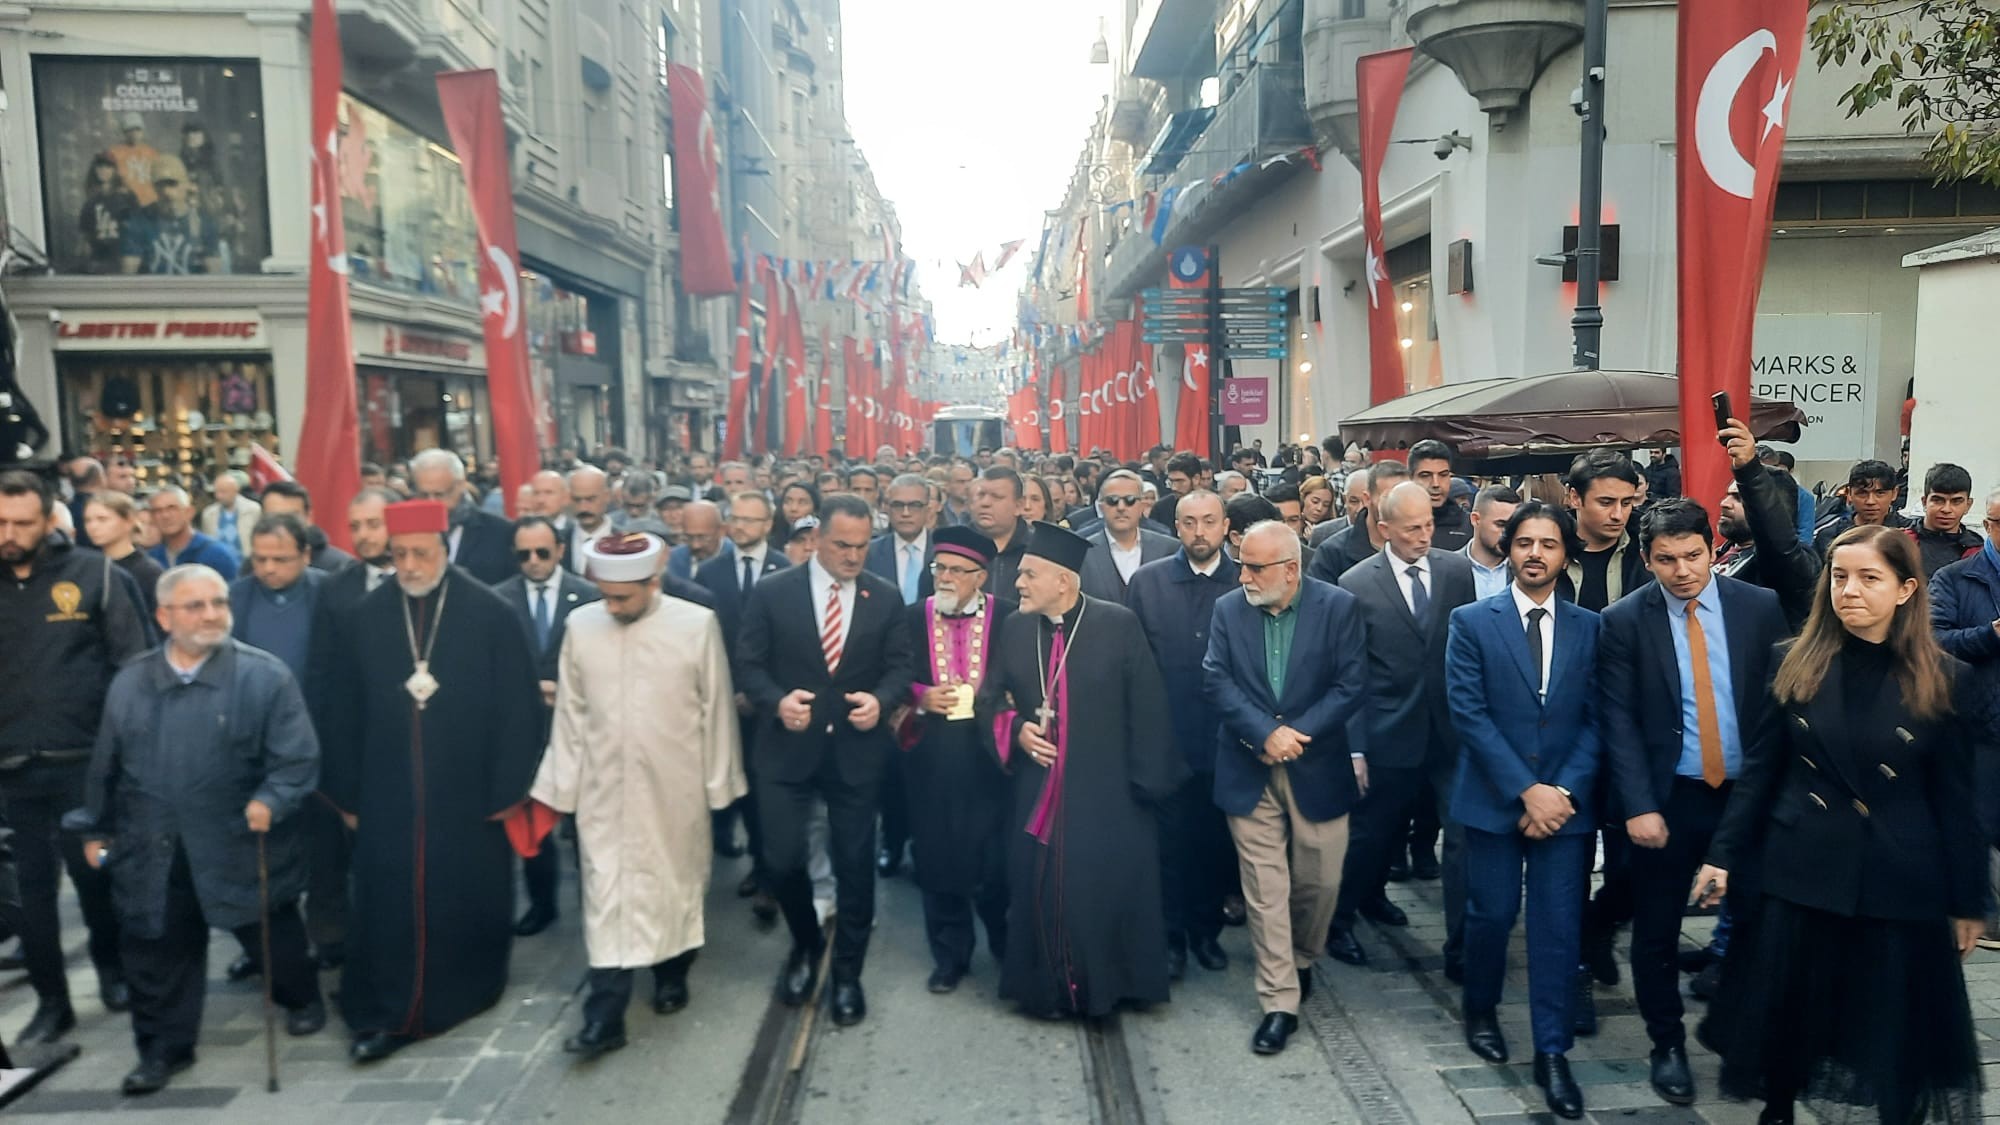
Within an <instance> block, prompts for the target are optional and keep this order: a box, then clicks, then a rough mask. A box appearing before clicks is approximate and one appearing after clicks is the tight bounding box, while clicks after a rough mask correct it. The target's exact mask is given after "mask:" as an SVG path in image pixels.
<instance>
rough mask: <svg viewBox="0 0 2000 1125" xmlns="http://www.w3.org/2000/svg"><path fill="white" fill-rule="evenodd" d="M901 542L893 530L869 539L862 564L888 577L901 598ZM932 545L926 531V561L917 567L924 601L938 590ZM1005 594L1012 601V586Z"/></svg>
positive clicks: (918, 589)
mask: <svg viewBox="0 0 2000 1125" xmlns="http://www.w3.org/2000/svg"><path fill="white" fill-rule="evenodd" d="M899 542H900V540H898V539H897V538H896V533H895V532H893V531H885V532H883V533H882V534H880V535H877V536H876V537H875V538H873V539H871V540H869V541H868V561H867V562H866V563H864V564H862V565H863V566H864V567H866V568H867V571H868V573H870V574H874V575H879V576H881V577H882V578H885V579H887V580H888V582H889V585H891V586H894V587H895V588H896V596H897V597H899V598H900V597H902V596H903V593H902V592H903V576H902V575H901V574H900V573H898V572H897V570H896V547H897V544H898V543H899ZM932 546H933V543H932V542H931V537H930V533H928V532H926V533H925V534H924V561H923V565H922V566H921V567H919V568H918V569H917V601H918V602H922V601H923V600H924V599H925V598H928V597H930V596H931V595H932V594H934V593H936V592H937V583H935V582H933V581H932V580H931V565H930V564H931V560H930V555H931V547H932ZM1005 596H1006V597H1007V598H1008V599H1009V600H1010V601H1011V600H1012V599H1013V596H1014V591H1013V588H1012V587H1009V588H1008V589H1007V590H1006V591H1005Z"/></svg>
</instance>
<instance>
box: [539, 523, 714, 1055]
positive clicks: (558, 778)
mask: <svg viewBox="0 0 2000 1125" xmlns="http://www.w3.org/2000/svg"><path fill="white" fill-rule="evenodd" d="M584 552H585V562H584V573H585V575H586V576H587V577H589V578H590V579H591V580H592V581H594V582H596V583H597V587H598V590H599V591H600V592H601V593H602V594H603V595H604V597H603V600H601V601H597V602H592V603H590V604H588V605H584V606H580V607H578V608H577V609H576V610H575V611H574V612H572V613H571V614H570V615H569V629H568V633H567V635H566V636H565V637H564V639H563V642H562V656H561V671H560V674H559V675H558V676H557V677H556V685H557V686H556V714H555V728H554V731H553V732H552V735H551V737H550V741H549V750H548V755H547V756H546V757H545V758H543V760H542V764H541V768H540V770H539V772H537V773H536V775H535V784H534V787H533V789H532V790H530V796H531V797H532V798H533V799H534V800H535V801H537V802H539V803H541V804H542V805H544V806H547V807H548V808H549V809H553V810H555V811H556V812H560V813H573V814H575V816H576V832H577V846H578V847H579V849H580V850H581V851H582V852H583V854H584V855H586V856H588V857H589V862H588V863H586V864H585V865H584V868H583V940H584V946H585V948H586V949H587V950H588V952H589V956H590V975H589V978H588V983H589V985H590V989H589V995H588V996H587V997H586V998H585V999H584V1002H583V1028H582V1029H581V1030H580V1031H579V1032H578V1033H577V1034H576V1035H575V1036H573V1037H571V1038H570V1039H569V1041H568V1042H566V1043H564V1044H563V1048H564V1050H567V1051H569V1052H570V1053H572V1054H575V1055H578V1056H580V1057H581V1058H583V1059H591V1058H595V1057H597V1056H599V1055H602V1054H604V1053H605V1052H607V1051H614V1050H617V1049H618V1048H620V1047H623V1046H624V1045H625V1008H626V1005H627V1004H628V1003H629V1002H630V1001H631V998H632V983H633V982H632V978H633V972H634V970H636V969H639V968H644V967H651V968H652V970H653V997H652V1001H653V1010H654V1011H655V1012H658V1013H659V1014H661V1015H666V1014H668V1013H671V1012H677V1011H679V1010H681V1009H682V1008H684V1007H686V1006H687V1003H688V987H687V976H688V968H689V966H690V965H692V964H693V963H694V957H695V951H696V950H698V949H700V948H701V945H702V942H703V931H702V899H703V897H704V896H705V895H706V894H707V893H708V878H709V867H710V859H711V853H710V850H709V848H710V838H709V814H710V812H711V811H713V810H719V809H724V808H727V807H728V806H729V804H730V803H731V802H732V801H734V800H736V799H737V798H738V797H741V796H743V794H744V793H745V792H747V791H748V789H749V785H748V782H746V781H745V780H744V775H743V755H742V752H741V749H740V747H741V743H740V741H739V739H738V733H737V723H736V706H735V702H734V700H735V689H734V688H733V687H732V686H731V683H730V677H729V656H728V653H727V651H726V650H725V649H724V647H723V643H722V624H721V620H720V618H718V617H717V616H716V614H715V612H714V611H713V610H710V609H705V608H703V607H701V606H698V605H695V604H693V603H691V602H685V601H681V600H679V599H677V598H670V597H666V596H664V595H662V594H661V593H660V592H659V589H658V586H657V584H656V581H655V580H656V579H657V578H658V577H659V574H660V571H661V569H662V568H663V567H664V566H665V563H666V547H665V544H663V543H661V542H660V541H659V540H658V539H656V538H654V537H652V536H650V535H643V534H625V533H620V534H614V535H610V536H606V537H604V538H602V539H599V540H597V541H595V542H593V543H591V544H590V545H589V546H587V547H585V548H584ZM543 846H544V847H546V846H547V844H546V843H544V844H543Z"/></svg>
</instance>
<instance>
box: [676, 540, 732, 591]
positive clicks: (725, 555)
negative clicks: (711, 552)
mask: <svg viewBox="0 0 2000 1125" xmlns="http://www.w3.org/2000/svg"><path fill="white" fill-rule="evenodd" d="M715 558H716V559H728V560H730V561H731V562H732V563H733V562H734V561H735V559H736V544H734V543H732V542H730V541H729V539H727V538H726V537H725V538H724V539H723V540H722V553H721V554H719V555H717V556H715ZM708 561H709V562H714V561H715V559H710V560H708ZM704 565H706V564H698V563H696V562H695V561H694V552H692V551H690V550H688V545H687V544H686V543H683V544H681V545H680V546H678V547H675V548H674V549H673V550H671V551H668V552H667V573H668V574H671V575H673V576H674V577H675V578H684V579H686V580H687V581H689V582H692V581H694V572H695V571H697V570H699V569H701V567H702V566H704Z"/></svg>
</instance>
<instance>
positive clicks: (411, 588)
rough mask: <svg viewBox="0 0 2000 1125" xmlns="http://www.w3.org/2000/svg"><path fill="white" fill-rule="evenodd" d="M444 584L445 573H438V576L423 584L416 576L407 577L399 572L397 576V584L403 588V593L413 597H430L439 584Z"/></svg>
mask: <svg viewBox="0 0 2000 1125" xmlns="http://www.w3.org/2000/svg"><path fill="white" fill-rule="evenodd" d="M443 584H444V575H442V574H440V575H438V576H437V577H436V578H433V579H431V580H430V581H429V582H425V583H421V584H419V583H418V582H417V580H416V579H414V578H409V577H405V576H404V575H401V574H398V575H397V576H396V585H398V586H400V587H402V588H403V593H405V594H408V595H409V596H410V597H413V598H427V597H430V596H431V593H432V592H433V591H435V590H436V589H437V588H438V587H439V586H442V585H443Z"/></svg>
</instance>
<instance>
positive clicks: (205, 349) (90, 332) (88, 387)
mask: <svg viewBox="0 0 2000 1125" xmlns="http://www.w3.org/2000/svg"><path fill="white" fill-rule="evenodd" d="M54 319H55V323H54V334H53V335H54V344H55V353H56V378H57V393H58V402H59V408H60V411H61V419H62V444H63V448H64V449H68V450H73V451H75V452H77V453H87V454H89V455H91V456H93V457H96V458H98V459H99V460H109V459H111V458H122V459H125V460H128V461H130V462H131V463H132V464H133V465H134V466H136V468H137V470H138V477H139V482H140V485H141V486H142V487H145V488H150V487H157V486H159V485H162V484H168V483H181V484H194V483H196V482H200V481H206V480H209V479H212V478H213V477H214V476H215V475H216V474H217V473H219V472H221V471H222V470H224V469H230V468H237V469H240V468H244V467H245V466H247V465H248V464H249V463H250V447H251V445H252V444H253V443H255V444H261V445H263V447H264V448H265V449H268V450H270V451H271V452H272V453H274V454H280V455H282V453H283V451H282V450H281V449H280V448H279V443H278V434H277V423H276V417H277V404H276V403H275V401H274V398H273V389H272V380H271V345H270V341H269V338H268V337H267V335H266V333H265V326H264V318H263V316H262V315H261V314H260V313H258V312H257V311H256V310H254V309H93V310H89V311H88V312H79V313H75V314H72V315H67V316H65V315H62V314H56V316H55V318H54Z"/></svg>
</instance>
